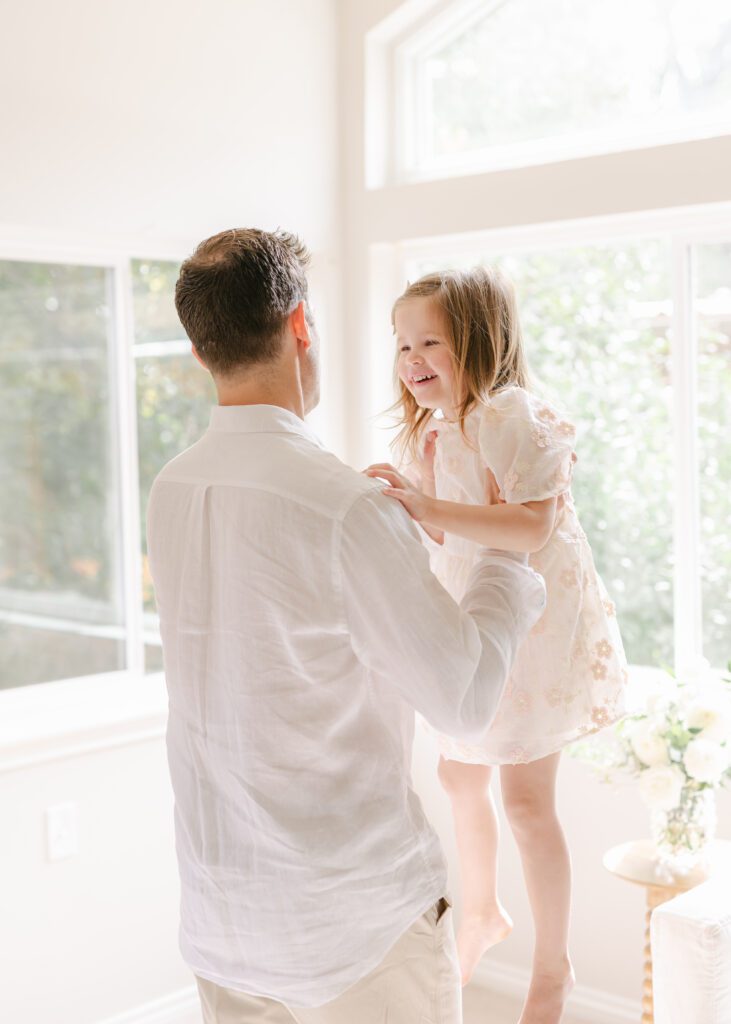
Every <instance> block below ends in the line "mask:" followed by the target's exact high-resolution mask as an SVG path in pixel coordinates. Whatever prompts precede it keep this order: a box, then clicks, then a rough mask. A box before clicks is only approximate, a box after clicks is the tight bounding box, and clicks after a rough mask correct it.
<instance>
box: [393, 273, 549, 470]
mask: <svg viewBox="0 0 731 1024" xmlns="http://www.w3.org/2000/svg"><path fill="white" fill-rule="evenodd" d="M414 298H418V299H430V300H431V301H433V302H435V303H436V304H437V306H438V307H439V309H440V311H441V313H442V315H443V317H444V320H445V324H446V328H447V334H448V339H449V344H450V347H451V350H452V359H453V361H454V375H455V388H456V391H457V394H458V395H460V396H461V397H460V399H459V402H458V407H457V415H458V418H459V421H460V424H461V426H462V430H463V431H464V421H465V417H466V416H467V414H468V413H469V412H470V410H471V409H473V408H474V407H475V405H477V404H478V403H480V402H482V401H484V400H486V399H487V398H489V396H490V395H492V394H494V393H495V392H496V391H499V390H500V389H501V388H506V387H510V386H511V385H514V384H517V385H518V386H519V387H521V388H529V387H530V374H529V371H528V364H527V361H526V355H525V349H524V345H523V335H522V331H521V329H520V318H519V315H518V305H517V301H516V297H515V288H514V287H513V283H512V282H511V281H510V279H509V278H508V277H506V276H505V274H503V273H502V272H501V271H500V270H499V269H498V268H497V267H483V266H478V267H473V268H472V269H471V270H444V271H441V272H440V271H437V272H436V273H433V274H426V275H425V276H424V277H420V278H419V280H418V281H415V282H414V283H413V284H409V285H408V286H407V287H406V290H405V291H404V293H403V295H400V296H399V297H398V298H397V299H396V301H395V302H394V304H393V310H392V312H391V323H392V325H393V327H394V330H395V327H396V324H395V315H396V310H397V309H398V307H399V305H400V304H401V303H402V302H407V301H408V300H409V299H414ZM395 376H396V386H397V390H398V398H397V400H396V402H395V404H394V405H393V406H392V407H391V411H394V412H397V413H398V414H399V415H400V420H399V424H400V426H401V430H400V432H399V434H398V436H397V438H396V444H397V448H398V449H400V450H401V451H402V452H404V453H406V452H408V453H409V454H410V455H411V456H412V457H413V456H414V454H415V453H416V449H417V445H418V443H419V440H420V438H421V437H422V436H423V433H424V431H425V430H426V429H427V428H428V424H429V420H430V419H431V418H432V415H433V410H432V409H424V408H422V407H421V406H420V405H419V404H418V402H417V401H416V399H415V398H414V396H413V395H412V394H411V392H410V391H409V389H408V388H407V387H406V386H405V385H404V383H403V382H402V381H401V380H399V378H398V374H396V375H395Z"/></svg>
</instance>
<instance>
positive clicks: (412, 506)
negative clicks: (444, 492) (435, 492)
mask: <svg viewBox="0 0 731 1024" xmlns="http://www.w3.org/2000/svg"><path fill="white" fill-rule="evenodd" d="M364 472H365V475H366V476H371V477H378V478H379V479H380V480H385V481H386V483H387V484H388V486H387V487H384V488H383V493H384V494H387V495H388V496H389V497H390V498H395V499H396V500H397V501H400V502H401V504H402V505H403V506H404V508H405V509H406V511H407V512H408V513H409V515H410V516H411V518H412V519H415V520H416V522H417V523H420V522H422V520H424V519H425V518H426V517H427V515H428V510H429V504H430V502H431V498H429V497H428V495H426V494H423V493H422V491H420V490H419V489H418V488H417V487H414V485H413V484H412V483H411V482H410V481H409V480H407V479H406V477H405V476H404V475H403V474H402V473H399V471H398V470H397V469H396V467H395V466H392V465H391V464H390V463H389V462H380V463H376V464H374V465H373V466H369V467H368V469H366V470H365V471H364Z"/></svg>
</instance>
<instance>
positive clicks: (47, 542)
mask: <svg viewBox="0 0 731 1024" xmlns="http://www.w3.org/2000/svg"><path fill="white" fill-rule="evenodd" d="M111 286H112V282H111V276H110V271H108V270H106V269H105V268H101V267H80V266H63V265H59V264H50V263H23V262H12V263H11V262H2V263H0V352H1V353H2V355H1V356H0V417H1V418H2V426H1V428H0V461H1V463H2V466H3V481H2V487H1V488H0V545H1V547H0V551H1V556H0V565H2V569H1V570H0V647H1V648H2V651H3V658H2V668H1V669H0V687H2V688H5V687H10V686H20V685H23V684H27V683H36V682H44V681H45V680H47V679H54V678H65V677H69V676H76V675H82V674H90V673H96V672H103V671H110V670H115V669H122V668H124V667H125V644H124V630H125V621H124V594H123V572H122V564H121V563H122V550H121V546H120V542H119V538H120V514H121V510H120V488H119V465H118V460H117V457H116V448H115V443H114V438H115V437H116V434H117V430H116V405H115V402H116V395H115V388H114V379H113V378H114V344H115V338H114V320H113V316H112V299H111V294H112V292H111Z"/></svg>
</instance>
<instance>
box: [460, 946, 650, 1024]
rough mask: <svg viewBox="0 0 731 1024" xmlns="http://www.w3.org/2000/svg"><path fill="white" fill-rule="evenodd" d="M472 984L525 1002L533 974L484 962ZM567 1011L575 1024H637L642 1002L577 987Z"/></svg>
mask: <svg viewBox="0 0 731 1024" xmlns="http://www.w3.org/2000/svg"><path fill="white" fill-rule="evenodd" d="M473 982H474V983H475V984H476V985H478V986H481V987H482V988H486V989H488V990H489V991H491V992H497V993H499V994H500V995H505V996H511V997H513V998H515V999H516V1000H520V1001H522V1000H523V999H524V998H525V994H526V992H527V991H528V985H529V984H530V971H528V970H526V969H525V968H524V967H514V966H513V965H512V964H500V963H495V961H492V962H490V961H489V960H482V961H481V963H479V964H478V966H477V969H476V970H475V973H474V976H473ZM566 1010H567V1014H568V1015H569V1017H570V1019H571V1021H572V1022H574V1021H575V1022H576V1024H637V1021H638V1020H639V1019H640V1016H641V1012H642V1011H641V1007H640V1003H639V1001H637V1002H635V1001H634V1000H632V999H624V998H623V997H621V996H615V995H612V994H611V993H610V992H603V991H601V989H596V988H589V987H588V985H577V986H576V988H575V989H574V991H573V992H572V993H571V996H570V998H569V1001H568V1004H567V1007H566Z"/></svg>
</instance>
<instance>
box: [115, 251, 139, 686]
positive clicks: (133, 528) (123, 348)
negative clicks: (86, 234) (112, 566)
mask: <svg viewBox="0 0 731 1024" xmlns="http://www.w3.org/2000/svg"><path fill="white" fill-rule="evenodd" d="M114 318H115V338H116V370H117V416H118V423H119V475H120V492H121V505H122V553H123V557H122V567H123V568H122V576H123V585H124V611H125V616H124V620H125V625H126V647H127V669H128V670H129V671H130V672H131V673H133V674H134V675H139V674H141V673H142V672H143V671H144V647H143V635H142V633H143V630H142V627H143V623H142V554H141V552H142V545H141V537H140V511H139V474H138V466H137V398H136V392H135V363H134V348H133V346H134V334H133V332H134V320H133V314H132V276H131V273H130V265H129V260H127V259H121V260H119V261H117V262H116V263H115V266H114Z"/></svg>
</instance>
